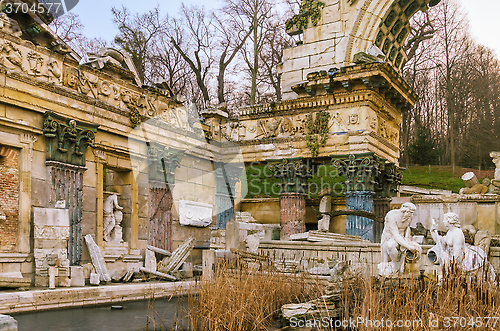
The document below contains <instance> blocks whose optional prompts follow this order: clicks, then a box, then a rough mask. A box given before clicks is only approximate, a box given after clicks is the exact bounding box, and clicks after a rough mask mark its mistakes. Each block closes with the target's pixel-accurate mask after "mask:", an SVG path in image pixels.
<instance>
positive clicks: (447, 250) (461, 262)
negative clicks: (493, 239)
mask: <svg viewBox="0 0 500 331" xmlns="http://www.w3.org/2000/svg"><path fill="white" fill-rule="evenodd" d="M438 224H439V221H438V220H435V219H433V220H432V226H431V229H430V230H431V235H432V239H434V241H435V242H436V245H435V246H434V247H432V248H431V249H430V250H429V251H428V252H427V257H428V258H429V261H431V262H432V263H434V264H441V265H444V266H450V265H451V264H453V263H457V264H458V266H459V267H460V268H462V270H464V271H465V272H472V271H478V272H480V273H481V272H482V270H488V273H489V275H488V276H489V278H490V281H492V282H495V278H496V277H495V270H494V269H493V266H492V265H491V264H489V262H488V258H487V256H486V253H485V252H484V251H483V250H482V249H481V248H479V247H477V246H471V245H469V244H466V243H465V236H464V233H463V231H462V229H461V226H460V221H459V220H458V215H457V214H455V213H446V214H444V219H443V224H444V226H445V227H446V230H447V232H446V235H444V236H440V235H439V233H438V231H437V228H438ZM485 263H486V264H487V265H488V267H487V268H484V264H485Z"/></svg>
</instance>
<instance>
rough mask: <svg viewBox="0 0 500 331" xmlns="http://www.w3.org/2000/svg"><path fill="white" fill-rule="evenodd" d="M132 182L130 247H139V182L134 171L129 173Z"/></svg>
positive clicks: (129, 181) (129, 179) (129, 182)
mask: <svg viewBox="0 0 500 331" xmlns="http://www.w3.org/2000/svg"><path fill="white" fill-rule="evenodd" d="M127 177H128V183H126V184H130V195H131V199H130V200H131V201H130V202H131V203H132V206H131V207H132V208H131V212H130V232H131V236H130V249H137V248H138V246H139V184H138V183H137V180H136V179H135V176H134V173H133V171H130V172H129V173H128V175H127Z"/></svg>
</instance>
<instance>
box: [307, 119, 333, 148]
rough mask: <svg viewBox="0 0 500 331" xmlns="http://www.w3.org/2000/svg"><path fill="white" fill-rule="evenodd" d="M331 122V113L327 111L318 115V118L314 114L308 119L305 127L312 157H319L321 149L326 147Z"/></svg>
mask: <svg viewBox="0 0 500 331" xmlns="http://www.w3.org/2000/svg"><path fill="white" fill-rule="evenodd" d="M329 121H330V113H328V112H326V111H321V112H319V113H317V114H316V118H314V117H313V114H312V113H311V114H309V116H308V117H307V120H306V122H305V127H306V129H307V134H306V141H307V148H309V150H310V151H311V154H312V157H317V156H318V154H319V148H320V147H324V146H325V145H326V140H327V139H328V122H329Z"/></svg>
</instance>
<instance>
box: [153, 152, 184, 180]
mask: <svg viewBox="0 0 500 331" xmlns="http://www.w3.org/2000/svg"><path fill="white" fill-rule="evenodd" d="M183 156H184V152H183V151H179V150H177V149H173V148H169V147H165V146H162V145H159V144H150V146H149V148H148V164H149V179H150V180H152V181H159V182H165V183H168V184H170V185H173V184H174V183H175V170H176V169H177V168H179V166H180V164H181V161H182V157H183Z"/></svg>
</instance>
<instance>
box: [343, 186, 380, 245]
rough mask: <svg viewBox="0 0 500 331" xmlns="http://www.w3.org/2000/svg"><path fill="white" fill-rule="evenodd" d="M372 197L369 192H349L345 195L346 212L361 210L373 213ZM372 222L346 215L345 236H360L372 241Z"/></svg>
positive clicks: (371, 193)
mask: <svg viewBox="0 0 500 331" xmlns="http://www.w3.org/2000/svg"><path fill="white" fill-rule="evenodd" d="M373 195H374V193H373V192H371V191H350V192H347V193H346V206H347V210H363V211H367V212H370V213H371V212H373ZM373 223H374V221H373V220H371V219H369V218H366V217H360V216H354V215H348V216H347V223H346V234H348V235H353V236H360V237H361V238H363V239H365V240H369V241H371V242H373V241H374V233H373V230H374V226H373Z"/></svg>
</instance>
